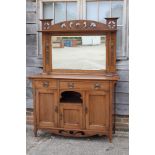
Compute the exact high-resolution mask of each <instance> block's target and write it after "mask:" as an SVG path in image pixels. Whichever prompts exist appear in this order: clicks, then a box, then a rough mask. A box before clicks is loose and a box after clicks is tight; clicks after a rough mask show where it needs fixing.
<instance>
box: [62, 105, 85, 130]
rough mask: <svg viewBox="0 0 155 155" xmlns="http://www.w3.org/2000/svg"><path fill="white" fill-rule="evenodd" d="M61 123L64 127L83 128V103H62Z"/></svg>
mask: <svg viewBox="0 0 155 155" xmlns="http://www.w3.org/2000/svg"><path fill="white" fill-rule="evenodd" d="M60 123H61V127H62V128H70V129H71V128H73V129H82V105H78V104H75V105H73V104H69V103H68V104H63V105H61V107H60Z"/></svg>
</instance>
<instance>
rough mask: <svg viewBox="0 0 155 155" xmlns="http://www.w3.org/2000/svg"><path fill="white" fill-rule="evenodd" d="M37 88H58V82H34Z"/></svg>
mask: <svg viewBox="0 0 155 155" xmlns="http://www.w3.org/2000/svg"><path fill="white" fill-rule="evenodd" d="M34 87H35V88H57V81H56V80H49V79H47V80H46V79H44V80H35V81H34Z"/></svg>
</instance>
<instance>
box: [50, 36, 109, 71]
mask: <svg viewBox="0 0 155 155" xmlns="http://www.w3.org/2000/svg"><path fill="white" fill-rule="evenodd" d="M51 40H52V67H53V69H67V70H105V69H106V36H105V35H102V36H52V39H51Z"/></svg>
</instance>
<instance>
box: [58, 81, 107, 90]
mask: <svg viewBox="0 0 155 155" xmlns="http://www.w3.org/2000/svg"><path fill="white" fill-rule="evenodd" d="M60 89H85V90H90V89H91V90H109V82H108V81H107V82H98V81H92V82H84V81H81V82H77V81H60Z"/></svg>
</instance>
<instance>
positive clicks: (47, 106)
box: [36, 89, 57, 127]
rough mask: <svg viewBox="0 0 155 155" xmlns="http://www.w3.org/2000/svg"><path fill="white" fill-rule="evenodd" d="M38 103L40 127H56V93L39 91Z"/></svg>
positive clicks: (38, 122)
mask: <svg viewBox="0 0 155 155" xmlns="http://www.w3.org/2000/svg"><path fill="white" fill-rule="evenodd" d="M36 101H37V102H36V103H37V104H36V106H37V124H38V125H39V127H56V126H57V113H56V112H55V107H56V106H57V99H56V92H55V91H53V90H46V89H39V90H37V94H36Z"/></svg>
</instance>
